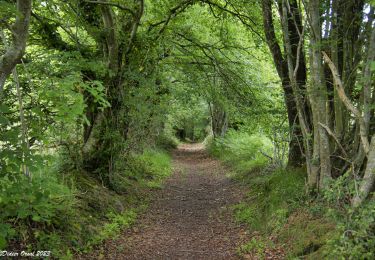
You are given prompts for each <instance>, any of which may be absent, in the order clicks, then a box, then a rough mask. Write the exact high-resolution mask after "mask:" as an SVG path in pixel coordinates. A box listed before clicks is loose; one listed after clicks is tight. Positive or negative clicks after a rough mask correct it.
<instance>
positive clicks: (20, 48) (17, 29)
mask: <svg viewBox="0 0 375 260" xmlns="http://www.w3.org/2000/svg"><path fill="white" fill-rule="evenodd" d="M31 5H32V0H17V15H16V20H15V22H14V24H13V25H12V26H11V31H12V38H13V40H12V42H11V44H10V45H9V47H8V48H6V51H5V53H4V55H2V56H1V57H0V93H1V92H2V90H3V88H4V84H5V80H6V79H7V78H8V76H9V75H10V74H11V73H12V70H13V69H14V67H15V66H16V65H17V63H19V62H20V60H21V58H22V56H23V54H24V52H25V48H26V41H27V36H28V33H29V25H30V14H31Z"/></svg>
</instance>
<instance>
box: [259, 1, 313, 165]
mask: <svg viewBox="0 0 375 260" xmlns="http://www.w3.org/2000/svg"><path fill="white" fill-rule="evenodd" d="M293 2H295V1H293ZM262 13H263V26H264V32H265V36H266V41H267V44H268V47H269V49H270V51H271V54H272V58H273V61H274V64H275V67H276V70H277V73H278V75H279V77H280V79H281V84H282V87H283V90H284V102H285V106H286V109H287V113H288V123H289V129H290V130H289V132H290V134H289V135H290V141H289V154H288V166H290V167H299V166H301V165H302V164H303V163H304V158H303V137H302V132H301V125H300V122H299V118H298V112H297V106H296V102H295V98H294V94H293V89H292V86H291V82H290V78H289V76H288V65H287V61H286V59H285V58H284V56H283V54H282V52H281V48H280V45H279V43H278V41H277V38H276V34H275V28H274V25H273V17H272V1H271V0H263V1H262ZM293 27H294V26H293ZM294 35H295V34H294ZM298 39H299V37H298ZM294 40H296V39H295V37H294ZM297 41H298V40H297ZM294 46H295V48H296V44H294ZM302 56H303V55H302ZM294 63H295V62H294ZM305 69H306V68H305V66H304V61H303V62H301V68H300V69H299V73H298V74H299V78H298V82H299V84H300V85H304V84H305V83H306V82H305V78H304V75H306V71H305Z"/></svg>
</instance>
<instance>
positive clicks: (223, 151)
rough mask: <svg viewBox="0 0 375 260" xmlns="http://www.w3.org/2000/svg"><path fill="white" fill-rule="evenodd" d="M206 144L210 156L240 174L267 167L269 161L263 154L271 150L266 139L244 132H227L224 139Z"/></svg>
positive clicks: (269, 143) (270, 145) (209, 141)
mask: <svg viewBox="0 0 375 260" xmlns="http://www.w3.org/2000/svg"><path fill="white" fill-rule="evenodd" d="M206 142H207V148H208V151H209V152H210V153H211V154H212V155H214V156H215V157H217V158H219V159H221V160H223V161H224V162H225V163H227V164H228V165H230V166H232V167H233V168H234V170H235V171H237V172H238V173H240V174H241V173H242V174H246V173H249V172H252V171H255V170H260V169H262V168H264V167H265V166H267V164H268V163H269V159H268V158H267V157H266V156H265V155H264V154H268V153H270V151H271V150H272V144H271V142H270V140H269V139H268V138H266V137H264V136H261V135H251V134H248V133H246V132H236V131H229V132H228V133H227V135H226V136H225V137H224V138H217V139H214V140H208V141H206ZM262 153H263V154H262Z"/></svg>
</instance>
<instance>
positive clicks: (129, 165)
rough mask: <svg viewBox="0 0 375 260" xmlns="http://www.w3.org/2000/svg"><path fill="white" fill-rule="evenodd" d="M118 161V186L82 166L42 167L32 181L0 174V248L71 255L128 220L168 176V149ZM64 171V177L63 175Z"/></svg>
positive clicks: (61, 256) (98, 241)
mask: <svg viewBox="0 0 375 260" xmlns="http://www.w3.org/2000/svg"><path fill="white" fill-rule="evenodd" d="M126 159H127V160H126V163H124V162H125V160H124V162H119V166H124V167H119V168H118V169H119V170H118V171H117V172H116V173H115V174H114V177H115V180H116V182H115V183H114V184H115V185H114V186H115V187H116V191H114V190H111V189H109V188H107V187H105V186H104V185H103V183H102V182H101V181H100V178H98V176H95V175H94V174H92V173H91V174H89V173H87V172H84V171H82V170H71V171H69V172H64V174H61V173H60V172H58V171H57V170H56V169H54V168H51V169H45V172H43V173H42V172H41V174H35V176H34V178H33V180H32V182H31V183H30V182H29V181H28V180H27V179H25V178H21V179H20V180H18V181H17V182H16V184H17V185H15V184H14V183H15V182H14V181H13V180H12V181H7V179H6V178H1V179H0V186H1V190H0V206H1V208H2V211H1V212H0V249H8V250H17V249H20V250H26V249H27V250H30V251H36V250H50V251H51V252H52V256H53V257H55V258H59V259H72V258H73V256H74V255H76V254H80V253H84V252H88V251H90V250H92V249H93V248H94V247H97V246H99V245H100V244H101V243H102V242H103V241H104V240H106V239H108V238H114V237H116V236H117V235H118V234H119V233H120V232H121V230H123V229H125V228H128V227H129V226H131V225H132V224H133V223H134V222H135V220H136V218H137V216H138V214H139V213H141V212H143V211H144V210H145V209H146V208H147V204H148V201H149V199H150V197H149V194H150V190H152V189H155V188H160V187H161V185H162V182H163V180H164V179H165V178H166V177H167V176H169V174H170V173H171V172H172V170H171V159H170V156H169V154H168V153H167V152H165V151H163V150H158V149H147V150H145V151H144V152H142V153H140V154H131V155H130V156H129V157H128V158H126ZM62 177H63V178H62Z"/></svg>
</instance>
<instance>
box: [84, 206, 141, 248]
mask: <svg viewBox="0 0 375 260" xmlns="http://www.w3.org/2000/svg"><path fill="white" fill-rule="evenodd" d="M136 217H137V211H136V210H134V209H130V210H127V211H125V212H123V213H121V214H118V213H113V212H109V213H108V214H107V218H108V220H109V222H108V223H106V224H105V225H104V226H103V228H102V229H101V230H100V232H99V234H95V235H94V236H93V237H92V238H91V239H90V241H89V242H88V246H92V245H97V244H99V243H101V242H102V241H104V240H106V239H109V238H116V236H118V235H119V233H120V231H121V230H123V229H126V228H128V227H130V226H131V225H132V224H133V223H134V221H135V219H136Z"/></svg>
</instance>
